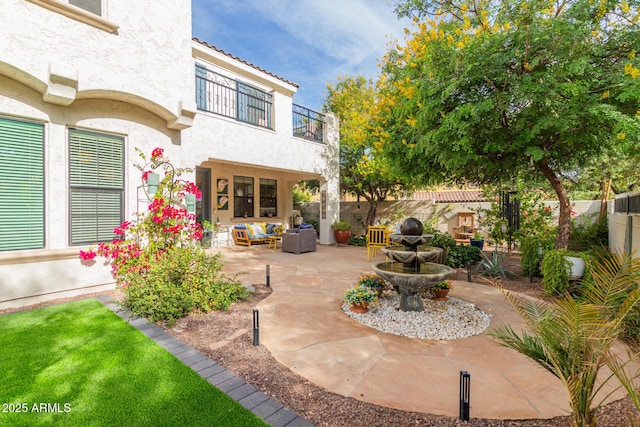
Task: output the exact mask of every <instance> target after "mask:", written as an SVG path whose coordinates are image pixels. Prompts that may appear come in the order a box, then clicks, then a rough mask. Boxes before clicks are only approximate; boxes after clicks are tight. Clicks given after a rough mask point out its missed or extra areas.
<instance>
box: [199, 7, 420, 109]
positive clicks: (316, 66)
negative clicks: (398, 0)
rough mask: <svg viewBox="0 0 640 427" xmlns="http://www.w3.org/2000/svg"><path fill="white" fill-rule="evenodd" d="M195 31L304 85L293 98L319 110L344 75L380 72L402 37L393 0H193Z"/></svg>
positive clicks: (368, 75) (212, 43) (220, 46)
mask: <svg viewBox="0 0 640 427" xmlns="http://www.w3.org/2000/svg"><path fill="white" fill-rule="evenodd" d="M192 9H193V36H194V37H197V38H198V39H200V40H202V41H206V42H207V43H209V44H211V45H214V46H216V47H217V48H219V49H222V50H224V51H226V52H228V53H231V54H233V55H235V56H237V57H239V58H241V59H244V60H246V61H248V62H251V63H253V64H255V65H257V66H259V67H261V68H264V69H265V70H268V71H270V72H272V73H274V74H277V75H279V76H280V77H283V78H285V79H287V80H290V81H293V82H296V83H298V84H299V85H300V87H299V88H298V92H297V93H296V94H295V96H294V102H295V103H297V104H300V105H303V106H305V107H308V108H311V109H314V110H317V111H320V109H321V106H322V102H323V99H324V96H325V88H326V85H327V83H335V82H336V81H337V77H338V76H339V75H346V74H357V73H359V74H361V75H364V76H366V77H375V75H376V74H377V73H378V66H377V63H378V60H379V59H380V58H382V56H383V55H384V53H385V52H386V47H387V44H388V42H389V41H390V40H394V39H395V40H400V41H402V40H403V37H404V32H403V29H404V28H405V27H409V26H410V24H409V21H408V20H406V19H405V20H402V21H400V20H398V19H397V17H396V15H395V14H394V13H393V6H392V5H391V4H390V3H388V0H192Z"/></svg>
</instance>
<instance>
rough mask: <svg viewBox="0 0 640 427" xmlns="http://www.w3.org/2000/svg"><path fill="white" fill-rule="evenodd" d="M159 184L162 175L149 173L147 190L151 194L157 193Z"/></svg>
mask: <svg viewBox="0 0 640 427" xmlns="http://www.w3.org/2000/svg"><path fill="white" fill-rule="evenodd" d="M158 184H160V175H158V174H157V173H150V174H148V175H147V191H149V194H156V193H157V192H158Z"/></svg>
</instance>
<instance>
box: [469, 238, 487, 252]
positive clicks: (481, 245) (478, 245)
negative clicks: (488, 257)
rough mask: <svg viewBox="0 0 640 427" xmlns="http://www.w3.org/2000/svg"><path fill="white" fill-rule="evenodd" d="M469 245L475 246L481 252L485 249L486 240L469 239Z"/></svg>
mask: <svg viewBox="0 0 640 427" xmlns="http://www.w3.org/2000/svg"><path fill="white" fill-rule="evenodd" d="M469 244H470V245H471V246H475V247H476V248H479V249H480V250H482V249H483V248H484V239H482V240H476V239H469Z"/></svg>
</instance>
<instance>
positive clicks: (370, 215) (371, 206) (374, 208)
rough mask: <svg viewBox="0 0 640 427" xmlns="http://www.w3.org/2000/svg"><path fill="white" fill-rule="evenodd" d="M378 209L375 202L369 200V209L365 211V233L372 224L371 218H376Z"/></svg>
mask: <svg viewBox="0 0 640 427" xmlns="http://www.w3.org/2000/svg"><path fill="white" fill-rule="evenodd" d="M377 210H378V204H377V203H371V202H369V211H368V212H367V221H366V223H365V233H366V232H367V228H369V226H370V225H373V220H374V219H376V211H377Z"/></svg>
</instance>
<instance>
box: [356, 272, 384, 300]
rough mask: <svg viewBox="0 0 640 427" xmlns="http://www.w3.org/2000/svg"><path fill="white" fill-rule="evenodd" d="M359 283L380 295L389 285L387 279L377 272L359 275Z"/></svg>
mask: <svg viewBox="0 0 640 427" xmlns="http://www.w3.org/2000/svg"><path fill="white" fill-rule="evenodd" d="M357 285H358V286H365V287H368V288H371V289H373V290H374V291H376V292H377V293H378V296H381V295H382V292H384V289H385V288H386V286H387V281H386V280H384V279H383V278H382V277H380V276H378V275H377V274H375V273H364V274H362V275H361V276H360V277H358V282H357Z"/></svg>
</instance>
